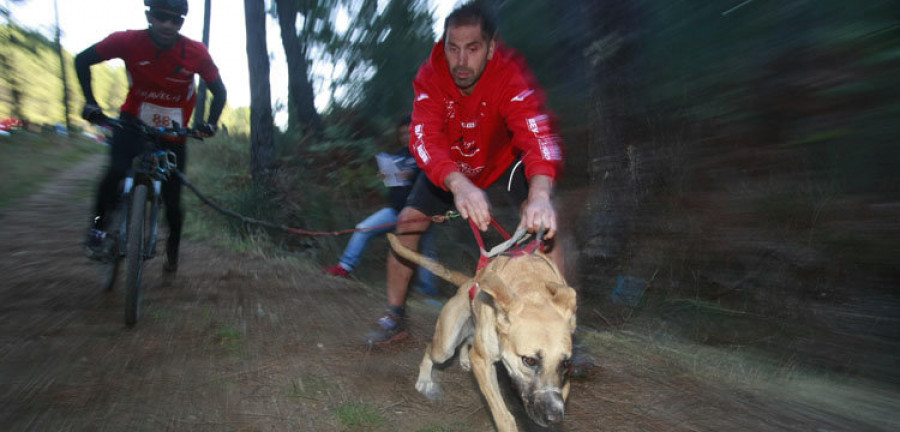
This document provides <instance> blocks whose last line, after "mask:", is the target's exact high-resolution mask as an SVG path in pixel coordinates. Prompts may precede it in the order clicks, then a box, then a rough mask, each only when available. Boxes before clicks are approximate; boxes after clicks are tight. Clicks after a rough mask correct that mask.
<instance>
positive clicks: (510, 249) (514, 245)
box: [469, 217, 544, 270]
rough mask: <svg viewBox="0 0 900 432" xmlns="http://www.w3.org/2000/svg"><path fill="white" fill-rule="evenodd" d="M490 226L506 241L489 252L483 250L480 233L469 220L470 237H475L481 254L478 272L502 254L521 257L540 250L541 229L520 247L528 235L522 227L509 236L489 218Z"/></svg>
mask: <svg viewBox="0 0 900 432" xmlns="http://www.w3.org/2000/svg"><path fill="white" fill-rule="evenodd" d="M491 226H493V227H494V229H496V230H497V231H498V232H499V233H500V235H502V236H503V238H504V239H505V240H506V241H505V242H503V243H502V244H500V245H498V246H496V247H494V248H493V249H491V251H490V252H488V251H487V250H485V247H484V239H483V238H482V237H481V231H480V230H479V229H478V227H477V226H475V222H474V221H473V220H472V219H471V218H469V227H470V228H472V235H473V236H474V237H475V242H476V243H478V248H479V250H481V254H480V256H479V257H478V267H477V269H478V270H481V269H482V268H484V266H486V265H487V264H488V263H489V262H490V261H491V259H492V258H493V257H495V256H497V255H500V254H502V253H506V254H511V255H514V256H516V255H522V254H528V253H533V252H534V251H536V250H538V249H540V248H541V247H542V239H543V237H544V230H543V228H541V230H540V232H538V235H537V236H536V237H535V238H534V240H532V241H531V242H529V243H527V244H525V245H521V242H522V241H524V240H525V239H527V236H528V234H527V233H526V232H525V228H524V227H520V228H519V229H517V230H516V233H515V235H513V236H510V235H509V234H508V233H507V232H506V231H505V230H504V229H503V227H502V226H501V225H500V223H498V222H497V219H494V217H491Z"/></svg>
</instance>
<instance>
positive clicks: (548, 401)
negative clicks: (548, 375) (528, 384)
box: [522, 387, 566, 427]
mask: <svg viewBox="0 0 900 432" xmlns="http://www.w3.org/2000/svg"><path fill="white" fill-rule="evenodd" d="M522 400H523V401H524V402H525V403H524V405H525V412H526V413H527V414H528V417H530V418H531V420H533V421H534V422H535V423H537V424H539V425H540V426H541V427H547V426H549V425H551V424H557V423H560V422H562V421H563V417H564V416H565V413H566V403H565V401H564V400H563V397H562V392H560V390H559V389H558V388H554V387H547V388H543V389H537V390H535V391H533V392H531V393H528V394H523V395H522Z"/></svg>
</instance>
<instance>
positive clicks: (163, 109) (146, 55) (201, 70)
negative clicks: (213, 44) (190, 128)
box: [94, 29, 219, 127]
mask: <svg viewBox="0 0 900 432" xmlns="http://www.w3.org/2000/svg"><path fill="white" fill-rule="evenodd" d="M94 49H95V50H96V51H97V54H98V55H100V57H101V58H102V59H103V60H109V59H112V58H120V59H122V60H124V61H125V69H126V70H127V71H128V78H129V82H130V83H131V86H130V88H129V89H128V96H126V98H125V103H124V104H122V108H121V109H122V112H126V113H129V114H132V115H134V116H135V117H137V118H139V119H141V120H143V121H144V123H147V124H148V125H150V126H161V127H170V126H171V122H172V121H177V122H179V123H180V124H181V125H182V127H183V126H185V125H187V124H188V120H189V119H190V118H191V114H192V113H193V111H194V105H195V99H196V96H197V94H196V93H197V92H196V89H195V88H194V74H199V75H200V77H201V78H203V80H204V81H206V82H208V83H211V82H213V81H215V80H216V79H218V78H219V69H218V68H217V67H216V65H215V63H213V60H212V57H210V55H209V51H207V49H206V46H204V45H203V44H202V43H200V42H197V41H194V40H191V39H189V38H186V37H184V36H180V37H179V39H178V41H177V42H175V45H174V46H173V47H172V48H169V49H167V50H160V49H159V48H157V47H156V45H155V44H154V43H153V40H152V39H151V38H150V31H149V30H146V29H145V30H126V31H120V32H115V33H112V34H110V35H109V36H107V37H106V39H103V40H102V41H100V42H98V43H97V44H96V45H94Z"/></svg>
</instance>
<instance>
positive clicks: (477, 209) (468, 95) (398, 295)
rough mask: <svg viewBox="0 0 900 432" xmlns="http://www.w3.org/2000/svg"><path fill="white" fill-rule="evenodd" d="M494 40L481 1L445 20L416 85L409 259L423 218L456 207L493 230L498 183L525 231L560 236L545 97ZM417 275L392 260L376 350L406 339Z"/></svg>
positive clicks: (558, 158)
mask: <svg viewBox="0 0 900 432" xmlns="http://www.w3.org/2000/svg"><path fill="white" fill-rule="evenodd" d="M495 32H496V27H495V25H494V23H493V22H492V20H491V19H490V17H489V16H488V15H487V14H486V13H485V12H484V11H483V10H482V9H481V8H480V7H479V6H478V4H477V3H476V2H472V3H469V4H466V5H463V6H461V7H459V8H458V9H456V10H454V11H453V12H452V13H451V14H450V15H449V16H448V17H447V19H446V20H445V21H444V35H443V38H442V40H441V41H439V42H437V43H436V44H435V45H434V48H433V49H432V52H431V57H430V59H429V60H428V61H426V62H425V63H424V64H423V65H422V66H421V68H420V69H419V72H418V74H417V76H416V78H415V81H414V82H413V87H414V90H415V100H414V103H413V114H412V124H411V125H410V134H411V137H410V150H411V151H412V154H413V156H415V158H416V161H417V162H418V164H419V166H420V167H421V168H422V170H423V172H424V173H425V176H419V179H418V180H417V182H416V184H415V185H414V186H413V190H412V192H411V193H410V196H409V198H408V199H407V201H406V207H404V208H403V210H402V211H401V212H400V215H399V216H398V229H397V231H398V233H399V234H403V235H401V236H399V238H400V240H401V242H402V243H403V244H404V245H405V246H406V247H408V248H410V249H412V250H417V249H418V244H419V238H420V237H421V233H423V232H424V231H425V230H426V229H427V228H428V226H429V224H430V221H428V220H427V217H426V216H431V215H435V214H443V213H445V212H446V211H447V210H449V209H450V208H452V207H454V206H455V207H456V209H457V210H458V211H459V213H460V215H462V217H463V218H466V219H470V220H471V221H472V222H473V223H474V224H475V225H476V226H477V227H478V228H479V229H480V230H482V231H485V230H487V229H488V227H489V225H490V221H491V206H490V203H489V202H488V198H487V195H486V193H485V191H484V189H485V188H487V187H489V186H491V185H492V184H494V183H495V182H496V181H497V180H501V179H502V180H503V181H502V182H501V183H503V186H504V187H507V190H508V191H509V193H510V196H511V197H512V198H513V200H515V201H516V203H522V205H521V207H520V208H521V211H520V217H521V222H520V225H521V226H524V227H526V228H527V229H528V230H529V231H531V232H537V231H538V230H539V229H540V228H541V227H543V228H544V229H545V230H546V234H545V238H546V239H552V238H553V237H554V235H555V234H556V229H557V215H556V211H555V209H554V208H553V204H552V203H551V200H550V199H551V194H552V189H553V182H554V180H555V179H556V177H557V175H558V174H559V171H560V169H561V167H562V149H561V140H560V139H559V137H558V136H557V134H556V131H555V130H554V126H553V124H552V119H551V117H550V115H549V113H548V112H547V111H546V109H545V107H544V97H543V91H542V90H541V88H540V87H538V86H537V84H536V82H535V80H534V79H533V77H532V75H531V73H530V72H529V71H528V69H527V68H526V66H525V62H524V61H523V60H522V59H521V58H520V57H519V56H518V55H517V54H516V53H514V52H513V51H511V50H509V49H507V48H506V47H504V46H502V45H501V44H500V42H498V41H497V39H496V34H495ZM517 161H521V162H523V164H524V170H523V169H518V168H519V164H518V163H517ZM553 249H554V250H553V251H551V256H552V257H555V258H560V257H561V256H562V255H561V253H560V251H559V248H558V247H557V248H553ZM556 261H557V263H558V264H561V259H556ZM412 273H413V268H412V267H410V266H409V265H407V264H406V263H404V262H402V261H400V260H398V258H397V257H396V256H395V255H394V254H390V255H389V256H388V262H387V300H388V308H387V309H388V310H387V314H386V315H385V316H384V317H382V318H381V319H379V320H378V323H377V326H376V328H375V329H374V331H372V332H371V333H369V334H368V336H367V342H368V343H369V344H370V345H381V344H386V343H390V342H392V341H396V340H399V339H402V338H404V337H406V335H407V332H406V326H405V320H404V305H405V303H406V294H407V288H408V284H409V281H410V277H411V276H412Z"/></svg>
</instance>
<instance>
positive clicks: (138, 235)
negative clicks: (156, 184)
mask: <svg viewBox="0 0 900 432" xmlns="http://www.w3.org/2000/svg"><path fill="white" fill-rule="evenodd" d="M146 208H147V186H145V185H137V186H135V188H134V191H133V192H132V195H131V212H130V213H129V215H128V218H129V219H128V246H127V251H126V253H125V325H127V326H129V327H131V326H133V325H134V324H135V323H137V321H138V318H139V317H140V314H141V297H142V292H141V291H142V290H141V273H142V270H143V267H144V232H145V230H144V219H145V218H146Z"/></svg>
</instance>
